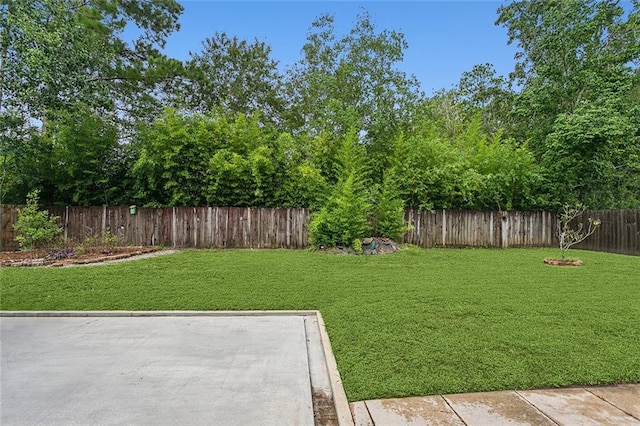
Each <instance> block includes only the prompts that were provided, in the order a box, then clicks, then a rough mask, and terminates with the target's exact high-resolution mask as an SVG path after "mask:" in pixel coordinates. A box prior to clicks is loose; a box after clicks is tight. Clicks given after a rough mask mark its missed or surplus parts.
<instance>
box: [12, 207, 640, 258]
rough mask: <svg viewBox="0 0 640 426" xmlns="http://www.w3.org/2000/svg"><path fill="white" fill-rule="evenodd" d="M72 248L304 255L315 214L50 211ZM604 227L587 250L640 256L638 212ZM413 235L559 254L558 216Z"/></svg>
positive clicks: (611, 213)
mask: <svg viewBox="0 0 640 426" xmlns="http://www.w3.org/2000/svg"><path fill="white" fill-rule="evenodd" d="M18 208H19V206H8V205H3V206H2V207H1V208H0V215H1V216H0V224H1V225H2V238H1V239H0V251H7V250H16V249H17V248H18V247H17V245H16V243H15V240H14V238H15V234H14V232H13V224H14V223H15V221H16V219H17V209H18ZM48 210H49V212H50V213H51V214H53V215H56V216H59V217H60V219H61V225H62V226H63V229H64V231H63V232H64V234H63V236H64V238H65V239H66V240H73V241H83V240H84V239H86V238H87V237H91V236H103V235H105V233H106V230H107V229H108V230H109V231H110V232H111V233H112V234H114V235H116V236H118V237H119V238H120V239H121V241H123V242H124V243H126V244H132V245H145V246H154V245H162V246H168V247H194V248H203V247H215V248H304V247H307V246H308V230H307V225H308V221H309V211H308V210H306V209H262V208H244V207H173V208H159V209H150V208H138V209H137V212H136V214H130V212H129V208H128V207H52V208H49V209H48ZM584 217H585V218H586V217H592V218H594V219H599V220H600V221H601V222H602V225H601V226H600V228H599V229H598V230H597V231H596V233H595V234H594V235H592V236H591V237H589V238H588V239H587V240H586V241H585V242H583V243H582V244H580V245H579V246H576V247H577V248H582V249H587V250H598V251H608V252H614V253H624V254H633V255H640V210H604V211H589V212H586V213H585V214H584ZM405 219H406V221H407V223H408V224H409V227H410V229H409V231H408V232H407V233H406V234H405V236H404V237H403V238H402V240H401V242H404V243H410V244H415V245H417V246H420V247H464V246H471V247H553V246H556V244H557V236H556V227H557V220H556V215H555V213H551V212H477V211H464V210H436V211H424V210H411V209H409V210H406V211H405Z"/></svg>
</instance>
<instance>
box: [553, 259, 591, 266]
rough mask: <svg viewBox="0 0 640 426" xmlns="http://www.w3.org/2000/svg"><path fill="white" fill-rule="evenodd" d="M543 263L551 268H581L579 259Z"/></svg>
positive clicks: (554, 260)
mask: <svg viewBox="0 0 640 426" xmlns="http://www.w3.org/2000/svg"><path fill="white" fill-rule="evenodd" d="M544 263H546V264H547V265H553V266H581V265H582V260H579V259H545V260H544Z"/></svg>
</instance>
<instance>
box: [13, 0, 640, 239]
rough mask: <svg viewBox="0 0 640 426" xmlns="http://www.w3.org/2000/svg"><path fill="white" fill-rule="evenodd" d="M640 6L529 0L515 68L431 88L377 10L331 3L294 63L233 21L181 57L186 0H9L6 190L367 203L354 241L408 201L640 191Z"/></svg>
mask: <svg viewBox="0 0 640 426" xmlns="http://www.w3.org/2000/svg"><path fill="white" fill-rule="evenodd" d="M639 11H640V2H639V1H638V0H632V2H631V4H630V7H622V6H621V3H620V2H619V1H615V0H602V1H593V0H566V1H564V0H563V1H560V0H553V1H547V0H514V1H511V2H509V3H507V4H505V5H502V6H500V7H499V8H498V10H497V11H496V25H501V26H503V27H504V28H506V30H507V36H508V38H507V39H506V40H505V43H510V44H515V45H516V46H517V47H518V52H517V54H516V57H515V58H514V70H513V72H512V73H511V74H510V75H508V76H502V75H498V74H497V73H496V71H495V69H494V67H493V65H492V64H490V63H482V64H478V65H476V66H474V67H473V68H472V69H470V70H468V71H467V72H464V73H463V74H462V75H461V76H460V80H459V83H458V84H457V85H456V86H455V87H453V88H451V89H448V90H445V89H442V90H440V91H437V92H436V93H435V94H434V95H432V96H426V95H425V94H424V93H422V92H421V90H420V84H419V82H418V81H417V79H416V78H415V77H414V76H412V75H408V74H407V73H405V72H403V71H401V69H400V66H399V65H400V64H401V63H402V61H403V59H404V53H405V51H406V49H407V48H408V43H407V40H406V39H405V37H404V35H403V34H402V33H401V32H399V31H395V30H393V29H380V28H378V27H377V26H376V23H375V22H374V19H373V18H372V17H371V16H370V15H369V14H368V13H366V12H362V13H361V14H360V15H359V16H357V18H356V20H355V22H354V24H353V26H352V28H351V29H350V30H349V31H347V32H346V33H339V32H338V31H337V30H336V28H335V26H334V17H333V16H332V15H330V14H323V15H320V16H318V17H317V18H316V19H315V20H314V21H313V22H312V23H311V25H310V28H309V32H308V34H307V38H306V40H300V41H299V42H300V46H301V50H300V52H301V57H300V60H299V61H298V62H296V63H294V64H278V62H277V61H276V60H275V59H274V58H273V57H272V51H271V47H270V46H269V45H268V44H267V42H265V41H259V40H244V39H241V38H239V37H237V36H234V35H231V34H227V33H224V32H221V31H215V30H213V31H212V35H211V36H210V37H208V38H206V39H205V40H203V41H202V48H201V50H200V51H198V52H190V57H189V59H187V60H185V61H183V62H181V61H178V60H175V59H171V58H168V57H166V56H165V55H164V54H163V53H162V49H163V47H164V44H165V41H166V40H167V37H168V36H169V35H170V34H171V33H172V32H174V31H177V30H178V29H179V24H178V19H179V16H180V14H181V12H182V6H181V5H180V4H179V3H178V2H177V1H176V0H145V1H141V0H6V1H5V2H3V4H2V6H1V7H0V34H1V36H2V37H1V39H0V58H1V60H2V62H1V64H0V202H3V203H23V202H24V200H25V199H26V196H27V194H28V193H30V192H32V191H34V190H38V191H39V193H40V198H41V202H42V203H44V204H79V205H92V204H94V205H95V204H125V205H128V204H134V203H135V204H139V205H149V206H178V205H179V206H188V205H193V206H199V205H220V206H264V207H309V208H311V209H312V210H313V211H316V212H318V216H316V219H317V220H316V222H315V223H316V225H317V226H318V227H327V229H329V228H331V229H333V228H332V227H334V225H335V223H334V222H332V221H333V215H334V213H335V212H336V211H341V212H343V213H344V214H346V215H349V216H350V217H349V220H350V221H351V222H350V224H349V228H350V229H351V230H352V231H353V232H352V231H349V232H347V233H341V232H342V231H340V232H338V231H336V232H335V233H334V234H331V235H332V236H331V237H330V239H334V240H336V241H338V240H340V241H342V240H349V239H352V238H354V235H356V234H358V233H359V232H360V230H361V228H362V229H364V228H367V229H370V228H373V229H374V230H375V231H376V232H379V233H382V234H385V233H386V234H392V233H394V232H398V230H400V229H401V228H402V224H401V222H399V221H397V220H396V216H397V212H398V211H401V210H402V208H403V207H415V208H428V209H434V208H458V209H506V210H509V209H523V210H532V209H559V208H560V206H562V205H563V204H565V203H578V202H579V203H583V204H585V205H588V206H589V207H591V208H598V207H600V208H638V207H640V71H639V69H640V67H639V65H640V42H639V40H640V13H639ZM131 27H133V28H135V29H136V31H134V33H135V34H136V36H135V38H134V39H133V40H129V38H127V37H125V35H124V34H125V28H131ZM349 153H350V154H349ZM349 158H351V160H353V161H356V163H357V165H354V164H355V163H354V164H352V165H351V166H348V167H347V166H345V161H347V159H349ZM351 160H349V161H351ZM322 212H324V213H322ZM331 212H333V213H331ZM391 212H394V213H391ZM318 218H319V219H318ZM345 223H346V222H345ZM314 226H315V225H314ZM336 226H337V225H336ZM363 227H364V228H363ZM347 242H350V241H347Z"/></svg>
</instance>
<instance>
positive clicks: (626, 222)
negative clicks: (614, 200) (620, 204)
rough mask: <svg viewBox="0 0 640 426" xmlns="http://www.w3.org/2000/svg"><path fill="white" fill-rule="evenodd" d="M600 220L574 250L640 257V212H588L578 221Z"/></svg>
mask: <svg viewBox="0 0 640 426" xmlns="http://www.w3.org/2000/svg"><path fill="white" fill-rule="evenodd" d="M587 218H592V219H598V220H600V226H599V227H598V228H597V229H596V232H594V233H593V235H591V236H590V237H589V238H587V239H586V240H584V241H583V242H582V243H580V244H578V245H576V246H575V247H576V248H579V249H583V250H593V251H606V252H610V253H621V254H631V255H636V256H640V210H588V211H586V212H584V213H583V214H582V215H581V216H580V218H579V220H581V221H583V222H586V220H587Z"/></svg>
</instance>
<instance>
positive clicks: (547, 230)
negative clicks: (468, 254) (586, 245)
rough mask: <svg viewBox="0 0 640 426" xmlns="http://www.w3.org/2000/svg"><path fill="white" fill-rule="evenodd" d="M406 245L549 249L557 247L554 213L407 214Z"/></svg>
mask: <svg viewBox="0 0 640 426" xmlns="http://www.w3.org/2000/svg"><path fill="white" fill-rule="evenodd" d="M404 218H405V220H406V221H407V223H408V224H409V232H407V234H406V235H405V236H404V238H403V242H405V243H410V244H415V245H417V246H420V247H447V246H450V247H465V246H471V247H549V246H553V245H555V242H556V237H555V227H556V215H555V214H554V213H551V212H476V211H467V210H436V211H425V210H406V211H405V216H404Z"/></svg>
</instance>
